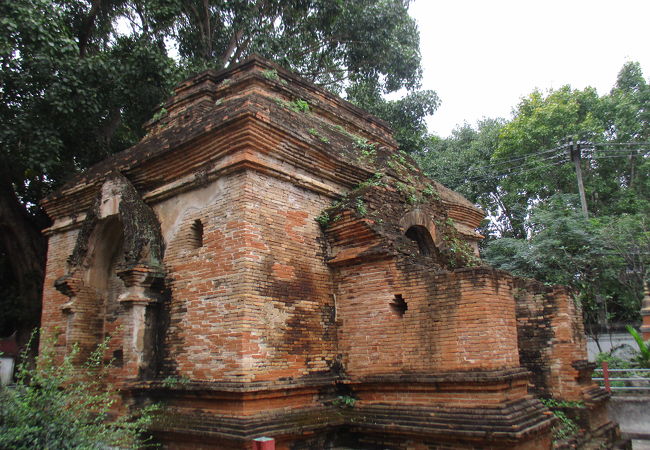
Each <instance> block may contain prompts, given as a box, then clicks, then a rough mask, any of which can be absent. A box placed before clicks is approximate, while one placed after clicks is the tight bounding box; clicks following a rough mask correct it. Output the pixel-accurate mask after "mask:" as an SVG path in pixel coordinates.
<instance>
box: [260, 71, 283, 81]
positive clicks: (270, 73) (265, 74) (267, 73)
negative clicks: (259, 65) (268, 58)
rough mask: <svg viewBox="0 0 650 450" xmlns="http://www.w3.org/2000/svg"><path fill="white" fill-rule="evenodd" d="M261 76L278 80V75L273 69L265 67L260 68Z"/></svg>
mask: <svg viewBox="0 0 650 450" xmlns="http://www.w3.org/2000/svg"><path fill="white" fill-rule="evenodd" d="M262 76H263V77H264V78H266V79H267V80H273V81H280V75H278V71H277V70H275V69H266V70H262Z"/></svg>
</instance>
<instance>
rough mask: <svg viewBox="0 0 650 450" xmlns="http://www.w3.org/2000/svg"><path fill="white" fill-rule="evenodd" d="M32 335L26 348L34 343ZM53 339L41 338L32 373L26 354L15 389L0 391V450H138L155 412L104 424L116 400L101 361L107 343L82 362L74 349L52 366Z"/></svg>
mask: <svg viewBox="0 0 650 450" xmlns="http://www.w3.org/2000/svg"><path fill="white" fill-rule="evenodd" d="M34 336H35V334H34V335H32V340H31V341H30V344H31V343H33V342H34ZM55 340H56V337H49V338H44V340H43V344H42V345H41V352H40V354H39V356H38V357H37V358H36V361H35V365H34V368H31V367H30V365H29V364H28V363H27V361H28V360H29V358H28V357H27V356H28V354H27V351H25V352H24V353H23V359H22V361H23V362H22V363H21V364H19V365H18V367H17V372H16V374H17V375H16V384H15V385H14V386H12V387H0V448H11V449H31V448H57V449H59V448H60V449H71V448H83V449H103V448H141V447H142V446H143V445H145V444H146V442H145V440H144V439H143V435H142V433H143V432H144V431H145V430H146V428H147V426H149V424H150V423H151V422H152V420H153V414H154V413H155V411H156V410H157V409H158V408H157V407H155V406H149V407H146V408H143V409H141V410H139V412H138V415H137V416H134V415H125V416H121V417H119V418H117V419H115V420H110V419H109V417H110V415H109V413H110V410H111V407H112V406H113V404H114V402H115V399H116V398H117V397H118V396H119V392H118V390H117V388H115V387H114V386H112V385H111V384H110V383H108V382H107V378H108V370H109V368H110V363H108V364H107V363H106V362H105V360H104V355H105V354H106V352H107V350H108V344H109V338H107V339H105V340H104V341H103V342H102V343H100V344H99V345H98V346H97V348H96V349H95V350H94V351H93V352H92V353H91V354H90V356H89V357H88V358H87V359H85V361H82V362H81V363H79V362H75V361H79V360H80V359H81V358H80V357H81V355H80V350H79V347H78V346H77V345H74V346H73V347H72V350H71V351H70V352H69V353H68V354H67V355H66V356H65V357H64V358H63V359H62V360H61V361H60V362H57V358H56V356H57V355H56V350H55V348H54V342H55Z"/></svg>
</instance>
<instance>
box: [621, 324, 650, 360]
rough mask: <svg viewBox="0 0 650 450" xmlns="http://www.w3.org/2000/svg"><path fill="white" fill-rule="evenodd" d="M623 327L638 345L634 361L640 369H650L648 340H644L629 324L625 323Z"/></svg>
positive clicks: (649, 343) (649, 345)
mask: <svg viewBox="0 0 650 450" xmlns="http://www.w3.org/2000/svg"><path fill="white" fill-rule="evenodd" d="M625 329H626V330H627V332H628V333H630V335H631V336H632V337H633V338H634V341H635V342H636V345H637V347H638V350H637V352H636V355H635V356H634V362H635V363H636V365H637V366H638V367H639V368H641V369H650V341H644V340H643V337H642V336H641V335H640V334H639V332H638V331H636V329H634V328H633V327H631V326H630V325H626V326H625Z"/></svg>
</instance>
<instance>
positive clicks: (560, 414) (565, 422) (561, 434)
mask: <svg viewBox="0 0 650 450" xmlns="http://www.w3.org/2000/svg"><path fill="white" fill-rule="evenodd" d="M539 401H541V402H542V403H543V404H544V406H546V407H547V408H549V409H550V410H551V412H552V413H553V415H554V416H555V417H556V418H557V419H559V420H558V423H557V424H555V425H553V440H554V441H562V440H564V439H568V438H570V437H572V436H574V435H575V434H576V433H578V432H579V431H580V428H579V427H578V424H577V423H576V422H575V421H574V420H572V419H571V418H569V417H568V416H567V415H566V413H565V412H564V411H561V410H560V409H558V408H572V407H577V408H584V404H583V403H582V402H568V401H557V400H555V399H552V398H540V399H539Z"/></svg>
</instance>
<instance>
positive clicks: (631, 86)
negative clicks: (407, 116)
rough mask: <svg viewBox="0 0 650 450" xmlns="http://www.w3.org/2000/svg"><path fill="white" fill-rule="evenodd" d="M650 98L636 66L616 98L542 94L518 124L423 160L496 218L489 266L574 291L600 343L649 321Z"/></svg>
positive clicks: (429, 152)
mask: <svg viewBox="0 0 650 450" xmlns="http://www.w3.org/2000/svg"><path fill="white" fill-rule="evenodd" d="M649 94H650V85H648V83H647V82H646V80H645V79H644V77H643V74H642V72H641V68H640V66H639V64H638V63H627V64H625V65H624V66H623V68H622V69H621V71H620V73H619V75H618V78H617V81H616V84H615V86H614V87H613V88H612V90H611V91H610V92H609V93H608V94H606V95H602V96H599V95H598V93H597V92H596V91H595V90H594V89H593V88H586V89H583V90H576V89H572V88H571V87H570V86H563V87H562V88H560V89H557V90H551V91H548V92H541V91H539V90H535V91H533V92H532V93H531V94H530V95H529V96H527V97H525V98H523V99H522V100H521V102H520V103H519V105H517V107H516V108H515V109H514V112H513V117H512V118H511V119H510V120H507V121H506V120H501V119H499V120H493V119H489V120H484V121H482V122H480V123H479V124H478V126H477V127H476V128H474V127H472V126H470V125H467V124H465V125H463V126H461V127H459V128H457V129H456V130H455V131H454V132H453V133H452V135H451V136H450V137H449V138H447V139H440V138H435V137H433V138H431V139H430V140H429V142H428V145H427V146H426V147H424V149H423V150H422V151H420V152H419V153H418V159H419V160H420V162H421V164H422V166H423V167H424V169H425V171H426V172H427V173H428V174H430V175H431V176H433V177H434V178H436V179H438V180H439V181H440V182H442V183H443V184H446V185H447V186H448V187H450V188H452V189H456V190H458V191H460V192H461V193H463V194H465V195H466V196H467V197H468V198H469V199H470V200H472V201H474V202H476V203H477V204H479V205H480V206H481V207H483V208H484V210H485V211H486V212H487V214H488V217H489V218H490V220H489V221H487V222H486V223H485V226H484V227H483V229H482V232H483V234H484V235H485V236H486V237H487V238H486V240H485V241H484V243H483V257H484V259H485V260H486V262H488V263H489V264H491V265H494V266H496V267H500V268H503V269H506V270H509V271H511V272H513V273H514V274H516V275H521V276H529V277H534V278H537V279H539V280H542V281H545V282H547V283H559V284H565V285H568V286H570V287H572V288H573V289H574V291H575V292H576V295H577V298H578V299H579V300H581V302H582V304H583V307H584V311H585V315H586V319H587V324H588V325H590V327H589V329H591V330H593V331H594V332H595V330H596V325H598V323H601V324H602V323H603V322H608V321H610V320H614V321H635V320H638V318H639V310H640V305H641V300H642V295H643V282H644V279H647V277H648V268H649V267H650V246H649V244H650V234H649V232H650V228H649V221H648V217H649V216H650V214H649V213H650V142H649V141H650V135H649V134H648V126H649V125H650V121H649V119H650V117H649V116H648V110H649V106H650V97H648V96H649ZM571 149H573V151H574V152H575V151H578V149H579V151H580V168H581V172H582V177H583V182H584V187H585V191H586V195H585V197H586V204H587V209H588V213H589V217H588V218H587V217H585V215H584V214H583V213H582V210H581V206H580V201H579V197H578V187H577V175H576V169H575V166H574V163H573V162H572V158H571Z"/></svg>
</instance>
